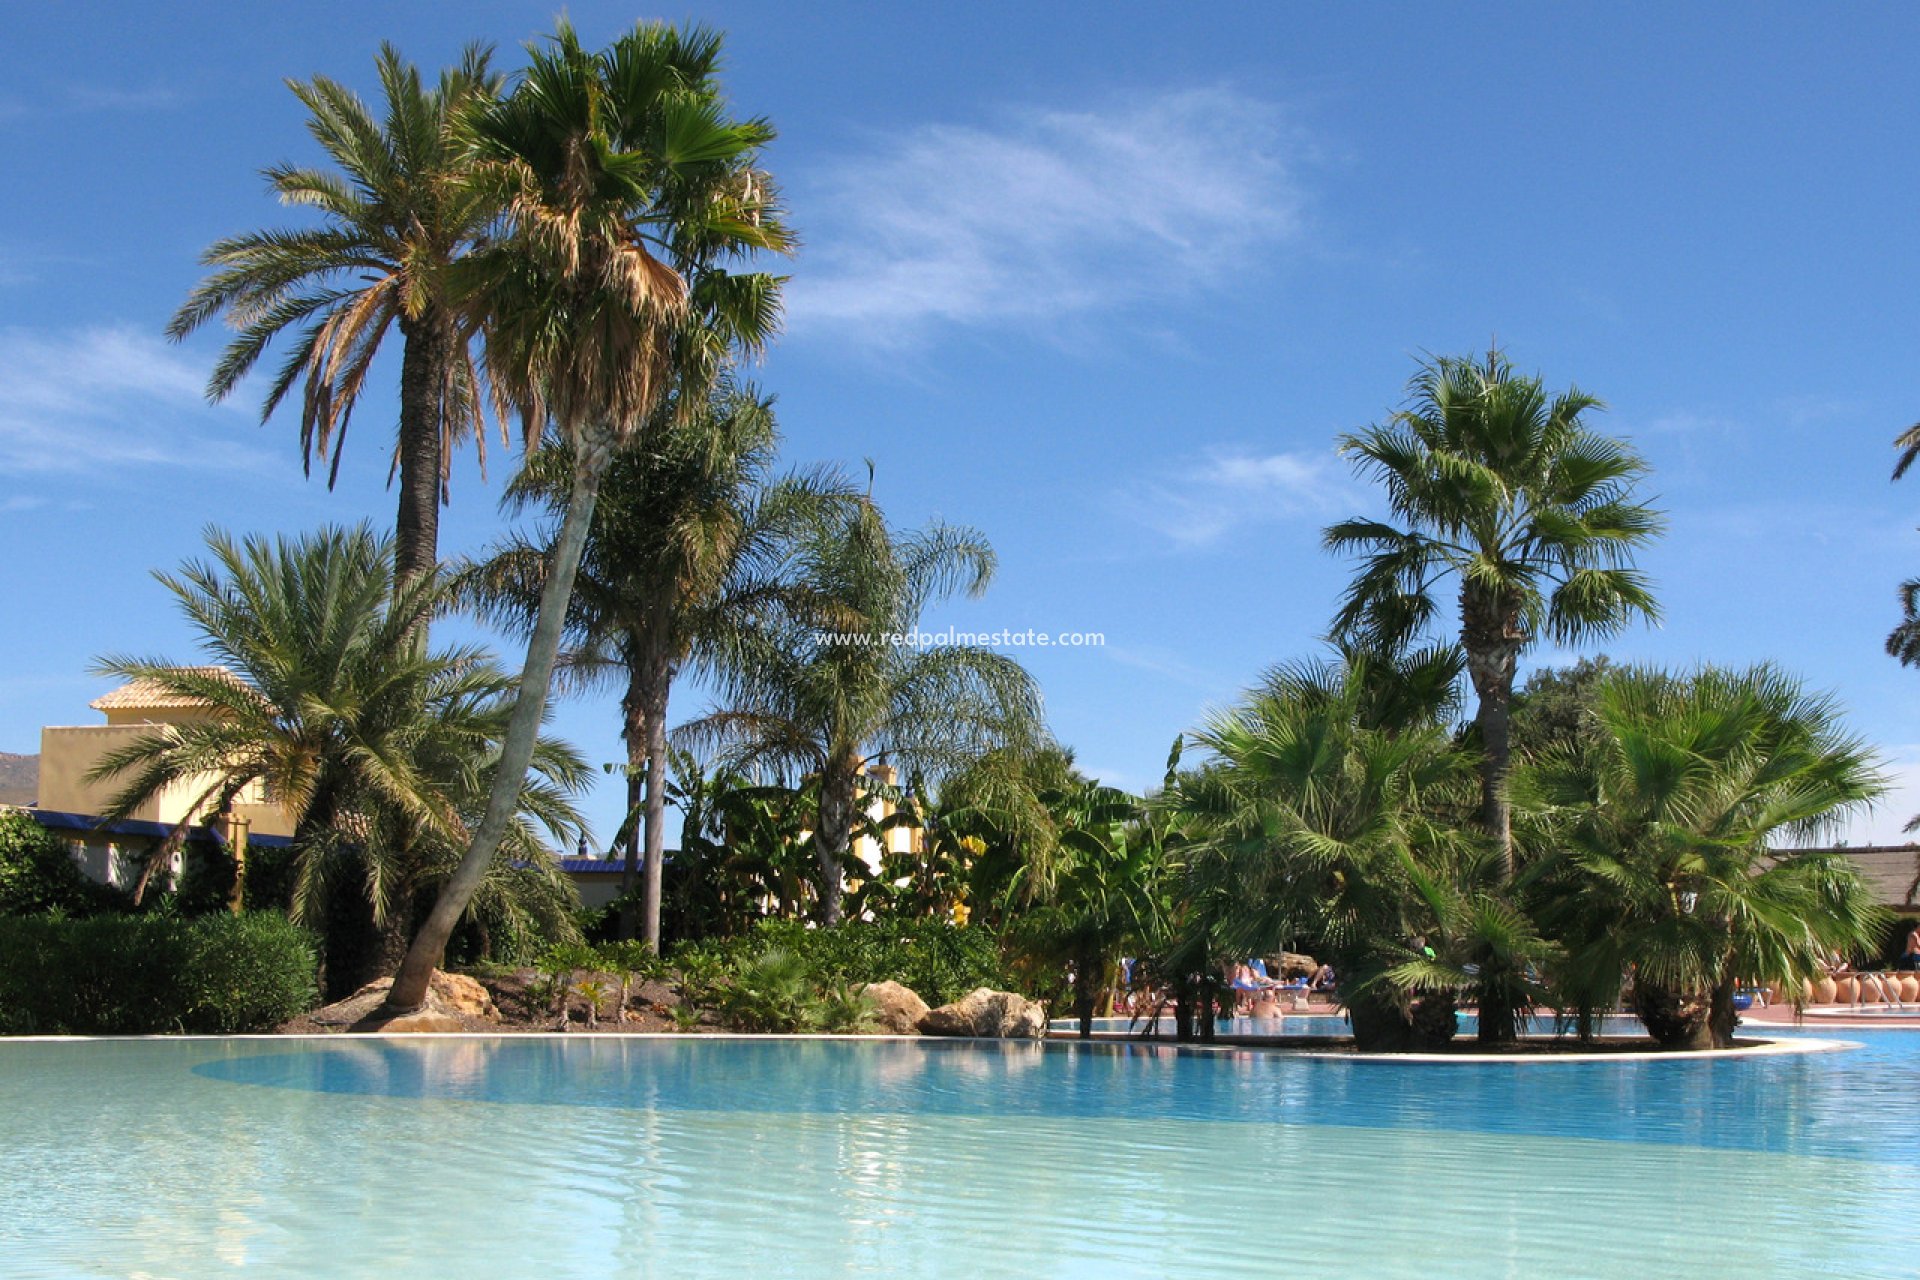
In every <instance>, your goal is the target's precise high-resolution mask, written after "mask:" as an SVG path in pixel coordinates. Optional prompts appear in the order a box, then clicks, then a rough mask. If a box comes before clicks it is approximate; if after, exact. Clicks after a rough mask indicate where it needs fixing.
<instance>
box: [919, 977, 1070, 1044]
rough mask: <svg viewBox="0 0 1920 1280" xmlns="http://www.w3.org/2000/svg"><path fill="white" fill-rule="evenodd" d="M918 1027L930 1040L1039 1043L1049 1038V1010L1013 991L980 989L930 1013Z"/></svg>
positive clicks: (922, 1019) (927, 1013)
mask: <svg viewBox="0 0 1920 1280" xmlns="http://www.w3.org/2000/svg"><path fill="white" fill-rule="evenodd" d="M919 1025H920V1034H922V1035H928V1036H979V1037H982V1038H988V1039H998V1040H1040V1039H1044V1038H1045V1037H1046V1034H1047V1008H1046V1006H1045V1005H1043V1004H1041V1003H1039V1002H1038V1001H1036V1000H1029V999H1027V998H1026V997H1025V996H1017V995H1015V994H1014V993H1013V992H1011V991H992V990H989V989H988V988H986V987H980V988H979V989H977V990H974V991H969V992H968V993H967V994H966V995H964V996H961V997H960V998H959V999H958V1000H955V1001H954V1002H953V1003H952V1004H943V1005H941V1006H940V1007H939V1008H938V1009H929V1010H928V1011H927V1012H926V1014H925V1015H924V1016H923V1017H922V1018H921V1019H920V1023H919Z"/></svg>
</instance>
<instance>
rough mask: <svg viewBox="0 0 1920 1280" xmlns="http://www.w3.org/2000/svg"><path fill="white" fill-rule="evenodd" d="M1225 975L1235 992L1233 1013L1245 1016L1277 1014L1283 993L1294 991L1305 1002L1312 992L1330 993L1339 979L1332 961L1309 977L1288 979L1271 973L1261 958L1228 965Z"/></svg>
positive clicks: (1256, 1016) (1255, 1016)
mask: <svg viewBox="0 0 1920 1280" xmlns="http://www.w3.org/2000/svg"><path fill="white" fill-rule="evenodd" d="M1223 976H1224V977H1225V978H1226V982H1227V986H1228V988H1229V989H1230V990H1231V991H1232V992H1233V993H1234V1013H1235V1015H1236V1016H1238V1017H1243V1018H1245V1017H1254V1018H1258V1017H1278V1016H1279V1014H1280V1002H1279V998H1280V996H1281V995H1283V994H1286V993H1291V994H1293V995H1294V996H1295V997H1296V998H1297V999H1298V1000H1300V1001H1302V1002H1304V1001H1305V999H1306V997H1307V995H1308V994H1309V993H1312V992H1325V993H1331V992H1332V991H1333V989H1334V986H1335V983H1336V978H1335V975H1334V972H1333V966H1332V965H1330V964H1323V965H1321V966H1320V967H1319V968H1318V969H1316V970H1315V971H1314V972H1313V974H1312V975H1311V976H1310V977H1309V976H1301V977H1296V978H1294V979H1293V980H1291V981H1287V980H1285V979H1283V978H1275V977H1273V976H1272V975H1271V974H1269V973H1268V972H1267V966H1266V963H1265V962H1264V961H1262V960H1259V959H1250V960H1244V961H1242V962H1240V963H1239V964H1233V965H1228V966H1227V967H1226V969H1225V970H1224V971H1223Z"/></svg>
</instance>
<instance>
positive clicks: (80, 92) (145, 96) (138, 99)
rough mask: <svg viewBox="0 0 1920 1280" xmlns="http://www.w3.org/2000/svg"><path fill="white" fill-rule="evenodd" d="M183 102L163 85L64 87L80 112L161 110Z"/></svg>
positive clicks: (82, 85) (180, 97) (179, 96)
mask: <svg viewBox="0 0 1920 1280" xmlns="http://www.w3.org/2000/svg"><path fill="white" fill-rule="evenodd" d="M184 100H185V98H184V95H182V94H181V92H180V91H179V90H178V89H170V88H168V87H167V86H165V85H146V86H142V87H139V88H134V87H130V86H127V85H92V84H75V85H69V86H67V101H69V102H71V103H72V104H73V105H74V106H75V107H77V108H79V109H80V110H82V111H164V110H167V109H169V108H171V107H177V106H179V105H180V104H181V102H183V101H184Z"/></svg>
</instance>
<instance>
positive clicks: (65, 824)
mask: <svg viewBox="0 0 1920 1280" xmlns="http://www.w3.org/2000/svg"><path fill="white" fill-rule="evenodd" d="M20 812H21V813H24V814H26V815H27V816H28V817H30V818H32V819H33V820H34V821H35V822H37V823H39V824H40V825H41V826H43V827H45V828H46V829H47V830H49V831H81V832H98V833H99V834H101V835H106V836H125V837H126V838H128V839H131V840H165V839H166V838H167V836H168V835H169V834H171V833H172V831H173V828H172V827H170V826H168V825H167V824H166V823H164V822H148V821H146V820H145V819H143V818H121V819H120V820H119V821H117V822H102V821H100V819H99V818H98V817H97V816H96V815H94V814H90V813H63V812H61V811H60V810H58V809H35V808H31V807H28V808H23V809H21V810H20ZM187 843H188V844H211V845H215V846H217V847H219V848H225V847H226V844H227V840H226V837H225V836H224V835H222V834H221V833H220V831H219V830H218V829H217V828H210V827H207V826H205V825H204V824H197V825H195V826H192V827H189V828H187ZM292 843H293V841H292V840H290V839H289V838H287V837H286V836H256V835H249V836H248V837H247V844H248V846H249V847H259V848H262V849H284V848H286V847H287V846H288V845H290V844H292Z"/></svg>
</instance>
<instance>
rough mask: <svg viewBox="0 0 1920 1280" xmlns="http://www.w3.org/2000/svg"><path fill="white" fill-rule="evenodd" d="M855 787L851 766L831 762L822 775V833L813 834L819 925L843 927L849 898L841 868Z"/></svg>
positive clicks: (849, 834)
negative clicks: (843, 909)
mask: <svg viewBox="0 0 1920 1280" xmlns="http://www.w3.org/2000/svg"><path fill="white" fill-rule="evenodd" d="M854 787H855V779H854V772H853V767H852V766H851V765H849V764H845V763H844V762H832V763H829V764H828V765H827V767H826V769H825V770H823V771H822V773H821V776H820V830H819V831H817V832H815V833H814V837H813V843H814V849H815V853H816V856H817V857H818V858H819V861H820V923H821V924H824V925H836V924H839V923H840V913H841V903H842V901H843V899H844V898H845V896H846V892H845V885H844V883H843V882H842V880H841V875H840V864H841V861H842V859H844V858H845V857H846V856H847V846H848V845H849V844H850V843H851V842H852V838H853V803H854Z"/></svg>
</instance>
